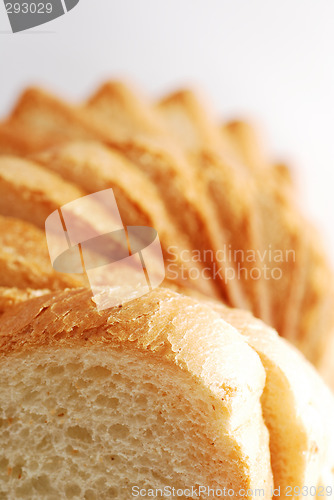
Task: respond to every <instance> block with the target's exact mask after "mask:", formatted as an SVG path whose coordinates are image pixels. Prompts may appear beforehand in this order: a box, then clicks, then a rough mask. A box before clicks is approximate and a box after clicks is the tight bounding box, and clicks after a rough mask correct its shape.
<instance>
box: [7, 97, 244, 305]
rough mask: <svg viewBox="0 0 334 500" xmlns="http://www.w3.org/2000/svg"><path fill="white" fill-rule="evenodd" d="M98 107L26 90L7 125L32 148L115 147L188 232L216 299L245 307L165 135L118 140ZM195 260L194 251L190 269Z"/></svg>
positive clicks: (205, 208)
mask: <svg viewBox="0 0 334 500" xmlns="http://www.w3.org/2000/svg"><path fill="white" fill-rule="evenodd" d="M99 110H100V109H98V110H97V112H93V109H92V107H91V106H87V107H82V108H80V109H79V108H74V107H73V106H68V105H67V104H66V103H64V102H61V101H60V100H58V99H56V98H54V97H53V96H50V95H49V94H47V93H45V92H43V91H41V90H39V89H34V88H32V89H28V90H27V91H26V92H25V93H24V94H23V95H22V97H21V99H20V100H19V102H18V104H17V106H16V107H15V109H14V111H13V113H12V115H11V117H10V119H9V120H8V123H9V124H10V125H12V126H20V127H21V129H23V130H24V131H25V136H26V138H27V140H28V141H29V140H30V139H29V138H31V143H32V144H33V143H34V144H35V145H36V146H35V148H36V151H41V150H43V149H45V148H47V147H49V146H53V145H55V144H60V143H63V142H66V141H68V140H76V139H85V140H86V139H96V140H99V141H102V142H104V143H105V144H109V145H113V146H114V147H115V148H117V149H118V150H119V151H121V152H122V154H124V155H125V156H126V157H127V158H129V159H130V160H131V161H133V162H134V163H135V164H136V165H137V168H139V169H141V170H142V171H143V172H144V173H145V174H146V175H147V176H148V177H149V178H150V179H151V180H152V181H153V182H154V183H155V184H156V186H157V187H158V189H159V195H160V196H161V198H162V200H163V201H164V203H165V205H166V207H167V209H168V211H169V212H170V215H171V217H172V218H173V223H174V224H176V226H177V227H178V228H179V230H180V231H181V232H182V233H184V234H188V235H189V237H190V239H191V242H192V248H193V249H194V250H195V251H196V252H200V254H201V259H202V261H203V262H204V263H205V267H206V268H208V269H207V271H210V273H211V275H212V276H214V277H215V284H216V287H217V289H218V290H219V292H220V295H221V297H222V298H223V299H224V300H225V301H226V302H227V303H229V304H234V305H237V306H239V307H242V306H246V305H247V304H246V301H245V297H244V294H243V292H242V290H241V287H240V286H238V283H237V281H236V280H230V279H224V274H225V266H224V264H222V262H221V261H217V259H216V254H217V251H218V250H220V249H221V248H222V247H224V243H225V242H226V237H224V235H223V232H222V228H221V227H220V225H219V222H218V220H217V216H216V214H215V211H214V210H213V207H212V206H211V200H210V199H207V198H206V197H205V196H204V194H203V193H202V188H201V185H200V183H199V182H197V183H195V184H196V186H195V185H194V178H193V169H192V168H191V166H190V165H189V164H188V162H187V161H186V160H185V159H184V158H183V155H182V154H181V153H180V151H179V150H178V148H177V147H176V146H175V145H174V144H173V141H171V140H170V138H169V137H168V135H167V136H166V135H159V137H153V138H152V137H148V136H145V137H144V136H143V134H142V132H141V131H140V130H137V132H136V134H132V133H131V134H130V138H129V134H127V135H126V136H124V135H122V134H121V138H120V134H119V131H118V128H117V127H116V129H117V130H115V126H114V124H113V123H112V122H110V120H109V117H108V113H107V112H106V110H105V108H103V113H100V112H99ZM212 249H213V250H212ZM196 259H197V260H198V257H197V255H196V256H195V257H194V259H193V262H195V264H194V266H195V267H196ZM207 276H208V272H206V277H207Z"/></svg>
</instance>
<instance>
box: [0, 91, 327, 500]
mask: <svg viewBox="0 0 334 500" xmlns="http://www.w3.org/2000/svg"><path fill="white" fill-rule="evenodd" d="M109 188H112V190H113V192H114V195H115V198H116V201H117V205H118V208H119V211H120V215H121V218H122V222H123V224H124V226H150V227H153V228H154V229H156V231H157V233H158V235H159V238H160V243H161V247H162V253H163V256H164V262H165V271H166V278H165V280H164V282H163V283H162V286H161V287H159V288H156V289H154V290H153V291H151V292H150V293H149V294H146V295H143V296H142V297H139V298H136V299H134V300H132V301H128V302H126V303H123V304H122V303H120V304H119V306H117V307H112V308H109V309H105V310H102V311H98V309H97V308H96V304H95V302H94V300H93V297H92V291H91V290H90V288H89V283H88V280H87V277H86V275H85V274H84V273H82V274H66V273H60V272H57V271H55V270H54V269H53V268H52V265H51V262H50V257H49V254H48V249H47V245H46V239H45V233H44V225H45V221H46V219H47V217H48V216H49V215H50V214H51V213H52V212H54V211H55V210H58V209H59V208H60V207H62V206H63V205H66V204H67V203H69V202H71V201H74V200H77V199H80V198H81V197H83V196H86V195H88V194H92V193H96V192H99V191H102V190H105V189H109ZM0 240H1V244H0V332H1V333H0V351H1V355H0V371H1V389H0V400H1V403H0V411H1V415H0V419H1V431H0V442H1V445H0V446H1V449H2V450H3V453H2V455H1V457H0V466H1V470H0V474H1V480H0V498H4V499H7V498H8V499H17V498H29V499H42V498H46V499H53V498H54V499H59V498H64V499H65V498H80V499H87V500H89V499H104V498H105V499H109V498H117V499H120V500H123V499H124V500H128V499H129V498H132V497H134V496H154V495H153V493H155V496H159V495H160V491H162V492H163V494H165V496H168V492H169V491H171V489H172V488H174V489H175V492H177V491H178V494H177V496H178V497H181V498H189V497H190V498H197V497H198V496H199V494H200V496H201V497H202V498H219V497H220V496H224V495H225V496H232V497H233V498H254V499H255V498H257V497H258V496H262V497H264V498H266V499H267V498H272V497H282V498H285V497H286V496H287V497H289V496H292V497H298V496H304V497H306V498H314V497H321V496H324V497H327V498H328V497H334V491H333V490H332V488H334V432H333V430H332V425H333V422H334V401H333V396H332V394H331V392H330V390H329V389H328V388H327V387H326V385H325V383H324V382H323V380H322V379H321V377H320V375H319V374H318V373H317V371H316V369H315V368H314V367H313V366H312V365H311V363H313V365H315V366H316V367H317V369H318V371H320V372H321V373H322V375H323V376H324V377H325V378H326V379H327V381H328V382H329V383H331V382H332V381H333V380H334V366H333V363H332V360H331V354H332V353H334V332H333V327H334V309H333V307H332V304H333V300H334V294H333V283H334V281H333V274H332V270H331V268H330V266H329V264H328V261H327V258H326V255H325V252H324V250H323V249H322V246H321V244H320V242H319V241H320V239H319V237H317V235H316V231H315V229H314V228H313V227H312V226H311V224H310V223H309V222H308V221H307V220H305V218H304V216H303V215H302V213H301V211H300V210H299V208H298V205H297V202H296V190H295V187H294V185H293V181H292V179H291V175H290V172H289V170H288V168H287V167H286V166H284V165H280V164H275V163H273V162H271V160H270V159H269V158H268V157H267V156H266V155H265V153H264V152H263V150H262V148H261V145H260V143H259V140H258V138H257V137H256V134H255V132H254V130H253V129H252V127H251V126H250V125H248V124H246V123H244V122H233V123H228V124H224V125H221V124H220V123H219V121H217V120H215V118H214V117H212V116H211V115H210V113H208V112H207V109H206V107H205V106H203V105H202V103H201V101H200V100H199V99H198V98H197V97H196V95H194V94H193V93H192V92H190V91H182V92H178V93H175V94H173V95H171V96H168V97H166V98H165V99H163V100H161V101H160V102H150V101H148V100H146V99H145V98H144V97H142V96H141V95H139V94H138V93H137V92H134V91H133V90H132V89H130V88H128V87H127V86H125V85H124V84H122V83H118V82H109V83H107V84H105V85H103V86H102V87H101V88H100V89H99V90H98V91H97V92H96V94H94V95H93V96H92V97H91V98H90V99H89V100H88V101H87V102H85V103H83V104H81V105H75V106H73V105H69V104H67V103H65V102H63V101H60V100H59V99H57V98H55V97H53V96H51V95H49V94H47V93H45V92H44V91H41V90H39V89H35V88H33V89H28V90H27V91H25V92H24V93H23V95H22V96H21V98H20V99H19V101H18V103H17V104H16V106H15V108H14V110H13V111H12V113H11V114H10V116H9V117H8V118H7V119H6V120H4V121H3V122H2V123H1V124H0ZM171 264H172V265H171ZM175 270H176V271H175ZM105 293H106V294H107V295H108V293H110V294H111V293H113V294H114V295H115V293H116V294H117V293H119V295H120V296H122V290H121V287H120V288H119V289H118V290H116V291H115V287H114V289H113V290H111V289H110V290H108V289H107V290H106V291H105ZM120 302H121V301H120ZM275 330H276V331H277V332H278V334H279V335H278V334H277V333H276V331H275ZM282 337H285V339H287V340H285V339H283V338H282ZM292 344H294V346H295V347H293V345H292ZM302 353H303V354H302ZM304 356H305V357H304ZM306 358H308V360H309V361H307V360H306ZM310 362H311V363H310ZM166 488H167V489H166ZM224 489H225V490H224ZM224 491H225V493H224ZM228 491H229V493H226V492H228ZM152 492H153V493H152ZM221 492H222V493H221ZM232 493H233V494H232ZM175 495H176V493H175ZM160 496H163V495H162V494H161V495H160ZM169 496H172V495H169Z"/></svg>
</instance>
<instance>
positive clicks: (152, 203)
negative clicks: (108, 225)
mask: <svg viewBox="0 0 334 500" xmlns="http://www.w3.org/2000/svg"><path fill="white" fill-rule="evenodd" d="M34 160H35V161H36V162H38V163H40V164H42V165H43V166H44V167H45V168H47V169H49V170H52V171H54V172H56V173H57V174H59V175H61V176H62V177H63V178H64V179H65V180H67V181H70V182H73V183H75V184H76V185H77V186H79V187H80V188H82V189H84V190H85V191H86V192H87V193H94V192H97V191H100V190H103V189H108V188H112V189H113V192H114V195H115V198H116V202H117V206H118V209H119V211H120V215H121V218H122V221H123V223H124V225H126V226H149V227H153V228H154V229H156V230H157V232H158V235H159V240H160V243H161V245H162V250H163V255H164V259H165V270H166V279H167V280H169V281H175V282H176V283H179V284H181V283H182V284H183V286H187V287H189V288H190V287H193V288H194V289H197V290H199V291H201V292H202V293H203V294H205V295H208V296H211V297H216V298H218V296H219V295H218V291H217V287H215V286H214V282H213V280H208V279H205V278H204V272H203V266H202V265H201V263H200V262H189V261H188V259H186V258H182V255H191V243H190V241H189V240H188V238H187V235H186V234H182V233H181V232H180V231H178V230H177V228H175V226H174V224H172V222H171V220H170V217H169V213H168V211H167V209H166V207H165V205H164V204H163V203H162V201H161V199H160V197H159V192H158V190H157V189H156V188H155V186H154V184H152V183H151V182H150V180H149V179H147V177H146V176H145V175H144V174H143V173H142V172H141V171H140V170H138V168H136V166H135V165H133V164H132V163H131V162H130V161H129V160H127V159H126V158H125V157H124V156H122V155H121V154H120V153H118V152H117V151H114V150H113V149H111V148H107V147H106V146H104V145H103V144H101V143H98V142H92V141H85V142H78V141H77V142H70V143H67V144H64V145H60V146H56V147H54V148H52V149H50V150H46V151H44V152H43V153H39V154H37V155H35V156H34ZM181 269H182V272H181ZM178 270H179V271H180V272H178Z"/></svg>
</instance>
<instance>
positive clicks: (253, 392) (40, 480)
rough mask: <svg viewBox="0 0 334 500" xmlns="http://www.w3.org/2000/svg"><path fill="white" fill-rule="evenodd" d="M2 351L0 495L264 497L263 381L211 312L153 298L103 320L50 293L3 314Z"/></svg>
mask: <svg viewBox="0 0 334 500" xmlns="http://www.w3.org/2000/svg"><path fill="white" fill-rule="evenodd" d="M0 352H1V357H0V372H1V377H0V379H1V390H0V399H1V404H0V406H1V411H2V415H1V418H2V424H3V425H2V427H1V435H0V436H1V437H0V443H1V448H2V449H3V450H4V453H3V455H2V458H1V466H2V469H3V470H5V474H4V475H3V476H2V479H1V482H0V491H1V492H2V495H3V496H4V497H9V498H20V497H27V498H31V499H35V498H36V499H37V498H48V499H50V500H51V499H56V498H82V499H110V498H117V499H118V500H123V499H124V500H128V499H129V498H131V497H132V493H133V492H135V491H137V490H136V487H137V488H145V489H146V490H147V494H148V495H149V494H150V493H149V492H148V490H149V489H154V490H155V489H157V488H162V489H163V488H165V487H169V488H173V487H174V488H175V491H176V490H177V489H181V488H182V489H183V490H184V489H188V488H190V491H191V488H192V487H193V488H194V489H195V492H196V493H197V494H198V492H199V487H203V486H204V487H206V488H208V487H210V488H215V489H223V488H226V491H227V489H229V490H232V489H233V490H234V491H235V495H234V498H247V499H250V498H254V494H251V491H250V490H253V491H255V489H256V490H257V491H262V490H263V493H262V494H261V493H260V494H261V497H262V498H264V499H269V498H271V487H272V475H271V469H270V458H269V445H268V433H267V429H266V427H265V425H264V423H263V420H262V413H261V404H260V398H261V394H262V390H263V386H264V381H265V374H264V370H263V367H262V364H261V362H260V360H259V357H258V355H257V354H256V353H255V352H254V351H253V349H251V348H250V347H249V346H248V345H247V343H246V342H245V340H244V338H243V337H242V336H241V335H240V334H239V333H238V332H237V331H236V330H235V329H234V328H233V327H231V326H229V325H228V324H227V323H225V322H224V321H223V320H221V319H220V318H219V316H218V314H217V313H215V312H214V311H213V310H212V309H211V308H210V307H207V306H205V305H201V304H199V303H198V302H196V301H194V300H192V299H190V298H186V297H182V296H180V295H178V294H175V293H173V292H171V291H167V290H164V289H157V290H154V291H153V292H152V293H151V294H149V295H146V296H144V297H141V298H140V299H137V300H134V301H132V302H130V303H128V304H125V305H123V307H117V308H113V309H110V310H108V311H103V312H100V313H99V312H97V310H96V307H95V305H94V303H93V302H92V300H91V296H90V292H88V291H86V290H82V289H77V290H70V291H65V292H58V293H55V294H53V295H49V296H44V297H39V298H35V299H32V300H30V301H28V302H25V303H22V304H19V305H18V306H15V307H14V308H12V309H10V310H8V311H7V312H6V313H5V314H4V315H3V316H2V317H1V319H0ZM133 488H134V489H133ZM240 490H242V492H241V491H240ZM247 490H248V491H247ZM201 493H202V495H201V498H210V496H211V497H212V490H211V494H210V492H209V491H208V490H206V492H205V491H203V490H202V491H201ZM186 495H187V493H185V494H184V495H183V496H184V497H186ZM218 495H220V493H218ZM151 496H152V493H151ZM188 496H190V497H191V498H196V494H195V493H193V494H191V493H190V495H189V493H188Z"/></svg>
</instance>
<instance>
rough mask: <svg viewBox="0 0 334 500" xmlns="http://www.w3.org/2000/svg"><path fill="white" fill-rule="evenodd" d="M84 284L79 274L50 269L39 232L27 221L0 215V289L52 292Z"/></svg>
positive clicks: (44, 240) (45, 247)
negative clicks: (0, 287)
mask: <svg viewBox="0 0 334 500" xmlns="http://www.w3.org/2000/svg"><path fill="white" fill-rule="evenodd" d="M85 284H87V280H86V279H85V277H84V275H83V274H76V275H73V274H64V273H59V272H57V271H55V270H54V269H53V267H52V265H51V261H50V256H49V252H48V249H47V244H46V238H45V233H44V232H43V231H41V230H40V229H38V228H37V227H35V226H33V225H32V224H29V223H28V222H25V221H22V220H19V219H15V218H13V217H3V216H0V286H5V287H17V288H22V289H24V288H32V289H40V288H47V289H50V290H56V289H58V288H72V287H77V286H83V285H85Z"/></svg>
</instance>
